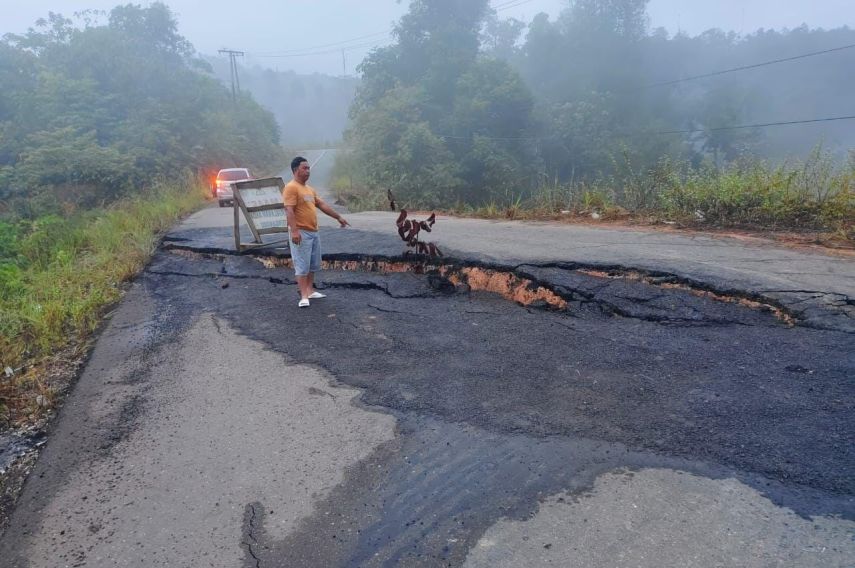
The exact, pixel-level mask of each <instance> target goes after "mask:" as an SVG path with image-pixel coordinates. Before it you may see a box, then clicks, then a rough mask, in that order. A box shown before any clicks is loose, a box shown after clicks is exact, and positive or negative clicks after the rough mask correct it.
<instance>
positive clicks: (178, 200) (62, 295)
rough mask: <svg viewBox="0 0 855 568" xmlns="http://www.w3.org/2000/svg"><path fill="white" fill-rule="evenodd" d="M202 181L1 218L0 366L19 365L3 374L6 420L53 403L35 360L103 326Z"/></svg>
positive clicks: (0, 418)
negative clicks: (76, 208)
mask: <svg viewBox="0 0 855 568" xmlns="http://www.w3.org/2000/svg"><path fill="white" fill-rule="evenodd" d="M206 190H207V188H206V186H205V184H204V183H203V182H201V181H200V180H195V179H192V180H191V179H188V180H186V181H183V182H179V183H176V184H173V185H161V186H159V187H156V188H153V189H151V190H149V191H147V192H146V193H145V194H144V195H140V196H139V197H135V198H132V199H125V200H123V201H120V202H117V203H115V204H114V205H112V206H110V207H106V208H101V209H97V210H90V211H85V212H81V213H78V214H75V215H73V216H71V217H67V218H64V217H59V216H49V217H43V218H40V219H38V220H36V221H34V222H31V223H28V224H27V225H26V226H20V225H19V226H15V227H13V229H12V230H10V227H12V226H11V225H9V224H4V228H5V229H4V232H5V234H4V235H0V245H2V246H0V253H2V256H0V260H2V263H0V371H2V369H3V368H7V367H8V368H10V369H13V370H15V371H16V372H15V374H14V375H13V376H12V377H11V378H6V377H5V375H3V374H0V424H2V423H3V422H6V423H10V422H14V421H15V420H17V419H19V418H21V417H22V416H26V415H29V414H32V413H38V412H41V411H43V410H44V409H46V408H50V406H51V405H52V398H53V395H54V394H55V393H54V392H52V389H51V388H50V387H49V386H48V385H47V384H46V383H45V381H43V380H41V379H40V378H39V373H38V368H39V367H40V366H45V365H48V361H50V360H51V358H52V357H54V358H55V357H56V356H57V354H61V353H68V352H69V350H71V351H74V350H75V348H77V347H78V346H80V345H81V344H82V343H83V342H84V341H85V340H86V339H87V338H88V337H89V336H90V335H91V334H92V332H93V331H95V330H96V329H97V327H98V325H99V324H100V322H101V320H102V318H103V315H104V313H105V310H106V309H107V308H108V307H109V306H110V305H112V304H114V303H115V302H116V301H117V300H119V298H121V296H122V294H123V286H122V285H123V284H124V283H126V282H128V281H129V280H131V279H132V278H133V277H134V276H136V275H137V274H138V273H139V272H140V271H141V270H142V269H143V267H145V265H146V264H147V262H148V260H149V259H150V258H151V255H152V253H153V252H154V250H155V248H156V246H157V243H158V240H159V238H160V235H161V234H162V233H163V232H164V231H166V230H167V229H168V228H169V227H171V226H172V225H173V224H174V223H175V222H176V221H177V220H178V219H179V218H180V217H181V216H183V215H185V214H187V213H189V212H191V211H193V210H194V209H197V208H198V207H200V206H201V204H202V203H203V202H204V199H205V194H206V193H207V191H206ZM3 237H5V238H3ZM28 369H29V370H28ZM33 369H35V372H34V371H33Z"/></svg>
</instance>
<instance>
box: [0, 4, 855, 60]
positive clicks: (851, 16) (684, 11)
mask: <svg viewBox="0 0 855 568" xmlns="http://www.w3.org/2000/svg"><path fill="white" fill-rule="evenodd" d="M134 1H135V3H139V4H143V5H147V4H148V3H149V1H148V0H134ZM460 1H466V0H460ZM121 3H124V0H0V14H2V16H0V34H4V33H8V32H12V33H22V32H24V31H26V29H27V28H28V27H30V26H32V25H33V24H34V23H35V21H36V20H37V19H38V18H40V17H45V16H46V15H47V13H48V12H49V11H53V12H59V13H61V14H63V15H65V16H70V15H72V14H73V13H74V12H76V11H80V10H84V9H99V10H109V9H110V8H112V7H114V6H116V5H117V4H121ZM165 3H166V4H167V5H168V6H170V7H171V8H172V10H173V12H174V13H175V14H176V16H177V17H178V22H179V31H180V32H181V34H182V35H184V36H185V37H186V38H187V39H189V40H190V42H191V43H193V45H194V46H195V47H196V49H197V50H198V51H199V52H201V53H206V54H214V53H216V51H217V49H219V48H222V47H229V48H232V49H239V50H243V51H245V52H247V56H248V57H247V59H246V61H245V62H246V63H249V64H259V65H263V66H266V67H272V68H278V69H280V70H283V71H284V70H286V69H293V70H295V71H297V72H299V73H312V72H320V73H329V74H341V72H342V54H341V51H340V49H341V47H343V46H342V45H341V43H340V42H343V41H344V40H351V39H353V38H363V39H360V40H355V41H353V42H351V43H350V44H346V45H345V46H344V47H347V50H346V53H345V56H346V65H347V72H348V73H353V72H354V67H355V66H356V64H357V63H358V62H359V61H360V60H361V59H362V57H364V55H365V53H366V52H367V51H368V50H369V49H370V47H371V46H372V45H381V44H383V43H384V42H386V41H388V38H387V36H385V35H383V32H386V31H388V30H389V28H390V27H391V24H392V22H393V21H395V20H397V19H398V18H399V17H400V16H401V15H402V14H403V13H405V12H406V10H407V6H408V4H409V3H408V2H407V1H406V0H405V1H403V2H397V1H396V0H242V1H226V0H207V1H200V0H165ZM516 3H517V4H518V5H517V6H509V7H508V8H506V9H503V10H502V11H501V12H500V15H501V16H502V17H516V18H519V19H522V20H526V21H527V20H529V19H531V17H532V16H533V15H534V14H536V13H538V12H541V11H542V12H546V13H548V14H550V15H551V16H553V17H554V16H555V15H557V14H558V13H559V12H560V10H561V9H562V8H563V7H564V6H566V5H567V0H516ZM492 4H493V5H494V6H500V5H502V4H508V0H492ZM649 15H650V20H651V21H650V23H651V25H652V26H653V27H659V26H662V27H665V28H666V29H668V30H669V31H671V32H672V33H673V32H676V31H677V30H682V31H684V32H686V33H688V34H691V35H695V34H698V33H701V32H703V31H705V30H707V29H709V28H721V29H724V30H733V31H736V32H740V33H749V32H752V31H754V30H756V29H758V28H767V29H769V28H773V29H780V28H793V27H796V26H799V25H801V24H803V23H806V24H808V25H809V26H811V27H824V28H834V27H840V26H843V25H848V26H849V27H855V0H651V2H650V6H649ZM372 34H373V35H372ZM366 36H369V37H366ZM329 44H336V45H329ZM322 46H325V47H322ZM312 48H316V49H312ZM298 49H302V50H311V51H312V52H314V53H313V54H311V55H300V56H293V53H294V50H298ZM323 51H327V52H328V53H318V52H323ZM276 52H278V54H279V55H288V56H287V57H270V56H269V55H274V54H276ZM282 52H290V53H282ZM265 55H267V56H265Z"/></svg>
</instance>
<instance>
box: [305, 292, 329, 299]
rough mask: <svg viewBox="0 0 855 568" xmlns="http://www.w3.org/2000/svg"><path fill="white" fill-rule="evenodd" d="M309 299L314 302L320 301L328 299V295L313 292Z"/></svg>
mask: <svg viewBox="0 0 855 568" xmlns="http://www.w3.org/2000/svg"><path fill="white" fill-rule="evenodd" d="M309 297H310V298H311V299H313V300H319V299H321V298H326V297H327V295H326V294H321V293H320V292H312V293H311V294H309Z"/></svg>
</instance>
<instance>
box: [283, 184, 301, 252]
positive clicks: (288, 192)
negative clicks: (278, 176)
mask: <svg viewBox="0 0 855 568" xmlns="http://www.w3.org/2000/svg"><path fill="white" fill-rule="evenodd" d="M297 198H298V194H297V190H296V189H295V188H293V187H291V186H290V185H286V186H285V190H284V191H283V192H282V201H283V203H284V205H285V218H286V219H287V220H288V233H289V235H290V237H291V242H293V243H294V244H295V245H299V244H300V240H302V237H301V236H300V229H298V228H297V215H296V214H295V213H294V208H295V207H296V206H297Z"/></svg>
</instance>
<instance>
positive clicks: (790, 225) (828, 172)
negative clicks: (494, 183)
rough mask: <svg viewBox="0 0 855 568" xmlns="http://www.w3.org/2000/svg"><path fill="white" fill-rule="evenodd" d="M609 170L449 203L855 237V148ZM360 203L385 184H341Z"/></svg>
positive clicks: (532, 214)
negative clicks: (844, 158) (844, 154)
mask: <svg viewBox="0 0 855 568" xmlns="http://www.w3.org/2000/svg"><path fill="white" fill-rule="evenodd" d="M615 171H616V172H617V173H615V174H613V175H612V176H610V177H608V178H601V179H598V180H594V181H575V182H573V183H560V182H551V183H542V184H541V185H539V186H537V187H535V188H531V189H528V190H526V192H525V198H522V197H521V195H522V194H520V195H517V196H510V197H505V198H500V199H490V200H487V201H485V202H482V203H479V204H471V203H451V204H448V206H447V207H445V208H443V209H444V210H445V211H447V212H449V213H451V214H455V215H464V216H473V217H483V218H491V219H494V218H506V219H559V218H561V219H578V218H579V217H585V218H587V219H590V218H591V217H593V218H595V219H601V220H614V219H622V220H632V221H640V222H651V221H652V222H661V221H665V222H668V223H671V224H679V225H682V226H691V227H699V228H740V229H752V230H760V231H816V232H821V233H825V234H828V235H829V236H830V237H832V238H835V239H838V240H843V241H847V242H850V243H855V155H853V157H852V159H851V160H850V162H849V163H848V164H847V165H845V166H844V165H840V164H835V162H834V161H833V160H832V159H831V157H830V156H828V155H827V154H824V153H823V152H822V151H821V149H819V148H817V149H816V150H814V151H813V152H812V153H811V154H810V155H809V156H808V157H807V158H806V159H805V160H804V161H802V162H790V163H786V164H782V165H778V166H772V165H770V164H768V163H766V162H763V161H760V160H751V159H744V160H739V161H737V162H734V163H732V164H730V165H727V166H724V167H720V168H717V167H714V166H711V165H708V164H706V165H701V166H697V167H695V166H691V165H690V164H687V163H675V162H672V161H670V160H667V159H664V160H662V161H660V162H659V163H658V164H657V165H656V166H655V167H653V168H649V169H647V170H637V169H635V168H632V167H629V166H628V165H624V166H622V167H616V168H615ZM339 195H340V196H341V197H340V198H341V199H342V200H343V201H345V203H346V204H347V205H348V207H350V208H351V209H353V210H355V211H359V210H365V209H368V208H375V209H385V208H386V206H385V205H384V206H382V207H378V206H377V205H378V204H380V203H383V200H384V197H385V191H384V190H382V189H361V190H353V189H348V191H341V192H340V194H339Z"/></svg>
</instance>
